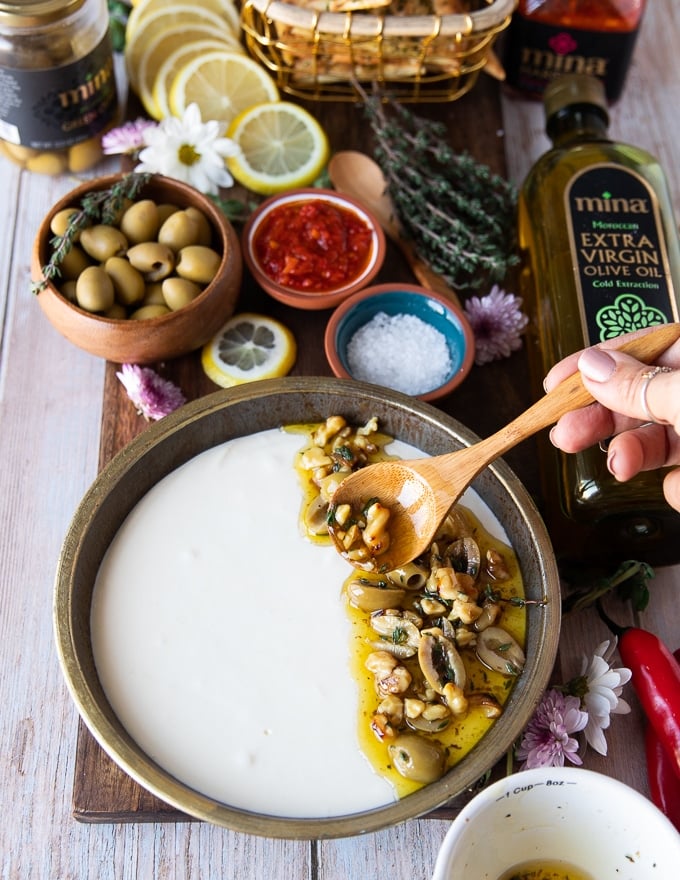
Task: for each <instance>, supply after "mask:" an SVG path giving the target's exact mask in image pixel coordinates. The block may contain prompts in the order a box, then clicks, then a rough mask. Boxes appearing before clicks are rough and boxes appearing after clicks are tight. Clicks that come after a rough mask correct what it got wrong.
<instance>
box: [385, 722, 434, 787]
mask: <svg viewBox="0 0 680 880" xmlns="http://www.w3.org/2000/svg"><path fill="white" fill-rule="evenodd" d="M387 750H388V752H389V754H390V758H391V759H392V763H393V764H394V767H395V769H396V770H397V772H398V773H400V774H401V775H402V776H403V777H404V778H405V779H412V780H413V781H414V782H422V783H424V784H429V783H430V782H436V781H437V780H438V779H441V777H442V776H443V775H444V770H445V769H446V752H445V751H444V747H443V746H442V745H441V744H440V743H438V742H437V741H436V740H433V739H429V738H426V737H424V736H419V735H418V734H416V733H401V734H399V736H397V737H396V739H395V740H394V742H393V743H390V745H389V746H388V747H387Z"/></svg>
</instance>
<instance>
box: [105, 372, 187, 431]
mask: <svg viewBox="0 0 680 880" xmlns="http://www.w3.org/2000/svg"><path fill="white" fill-rule="evenodd" d="M116 376H117V377H118V378H119V379H120V381H121V382H122V384H123V387H124V388H125V390H126V391H127V396H128V397H129V398H130V400H131V401H132V403H133V404H134V405H135V407H136V408H137V412H138V413H139V414H140V415H142V416H144V418H145V419H149V420H153V421H157V420H158V419H162V418H163V416H167V415H169V414H170V413H171V412H173V411H174V410H176V409H177V408H178V407H180V406H182V404H184V403H186V398H185V397H184V395H183V394H182V392H181V391H180V390H179V388H178V387H177V386H176V385H174V384H173V383H172V382H170V381H169V380H168V379H163V378H162V377H161V376H159V375H158V373H156V372H154V370H152V369H151V368H150V367H138V366H137V365H136V364H123V366H122V368H121V371H120V373H116Z"/></svg>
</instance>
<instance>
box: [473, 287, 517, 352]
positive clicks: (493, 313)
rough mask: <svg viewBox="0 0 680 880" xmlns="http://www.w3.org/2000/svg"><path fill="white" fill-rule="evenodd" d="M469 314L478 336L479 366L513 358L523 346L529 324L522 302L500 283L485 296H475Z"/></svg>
mask: <svg viewBox="0 0 680 880" xmlns="http://www.w3.org/2000/svg"><path fill="white" fill-rule="evenodd" d="M465 312H466V314H467V317H468V320H469V321H470V324H471V326H472V330H473V332H474V334H475V363H476V364H478V365H479V366H481V365H482V364H487V363H489V362H490V361H495V360H499V359H500V358H504V357H509V355H511V354H512V352H513V351H517V349H519V348H521V347H522V339H521V334H522V331H523V330H524V328H525V327H526V325H527V324H528V323H529V319H528V317H527V316H526V315H525V314H524V313H523V312H522V300H521V299H520V297H518V296H515V294H514V293H506V292H505V291H504V290H502V289H501V288H500V287H498V285H497V284H494V286H493V287H492V288H491V290H490V292H489V293H488V294H487V295H486V296H483V297H478V296H471V297H470V298H469V299H468V300H466V302H465Z"/></svg>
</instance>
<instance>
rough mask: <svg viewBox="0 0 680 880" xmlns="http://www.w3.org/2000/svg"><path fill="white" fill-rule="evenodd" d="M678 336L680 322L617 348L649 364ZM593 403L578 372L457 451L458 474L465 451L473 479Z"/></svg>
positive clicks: (659, 328) (663, 325) (657, 329)
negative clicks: (528, 440)
mask: <svg viewBox="0 0 680 880" xmlns="http://www.w3.org/2000/svg"><path fill="white" fill-rule="evenodd" d="M678 339H680V323H678V324H662V325H660V326H659V327H656V328H655V329H654V330H652V331H651V332H650V333H646V334H645V335H644V336H639V337H636V338H635V339H630V340H628V341H627V342H625V343H624V344H622V345H620V346H617V348H618V349H619V351H625V352H626V354H629V355H632V356H633V357H635V358H637V359H638V360H639V361H642V362H643V363H649V362H650V361H654V360H655V359H656V358H658V357H659V355H661V354H663V352H664V351H666V349H667V348H669V346H671V345H672V344H673V343H674V342H677V341H678ZM592 402H593V397H592V395H591V394H590V392H589V391H587V390H586V388H585V386H584V384H583V382H582V381H581V374H580V373H578V372H576V373H574V374H573V375H571V376H569V377H568V378H567V379H565V380H564V381H563V382H560V384H559V385H558V386H557V387H556V388H553V390H552V391H550V392H548V394H546V395H545V396H544V397H542V398H541V399H540V400H537V401H536V403H534V404H533V405H532V406H530V407H529V408H528V409H526V410H525V411H524V412H523V413H521V415H519V416H517V418H516V419H513V421H512V422H510V423H509V424H507V425H506V426H505V427H504V428H501V429H500V431H497V432H496V433H495V434H492V435H491V436H490V437H487V438H486V439H485V440H482V441H480V442H479V443H475V444H474V445H473V446H470V447H468V448H467V450H461V452H457V453H454V455H456V456H458V462H457V464H456V465H455V468H456V470H457V471H458V475H459V476H460V468H461V465H463V462H462V461H461V453H462V452H467V453H469V456H468V458H469V463H470V467H471V470H472V472H473V476H471V477H470V480H472V479H474V477H475V476H477V474H478V473H480V471H482V470H483V469H484V467H485V466H486V463H488V462H490V461H493V460H494V459H496V458H499V457H500V456H502V455H503V454H504V453H505V452H507V451H508V450H509V449H512V448H513V447H514V446H516V445H517V444H518V443H519V442H520V441H521V440H525V439H526V438H527V437H531V436H532V434H535V433H536V432H537V431H540V430H541V428H547V427H548V426H549V425H553V424H555V422H556V421H557V420H558V419H559V418H560V417H561V416H563V415H564V414H565V413H568V412H571V411H572V410H575V409H579V408H580V407H582V406H588V404H590V403H592Z"/></svg>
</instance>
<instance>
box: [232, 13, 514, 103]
mask: <svg viewBox="0 0 680 880" xmlns="http://www.w3.org/2000/svg"><path fill="white" fill-rule="evenodd" d="M481 2H482V3H483V2H486V4H487V5H486V6H483V8H481V9H479V10H477V11H475V12H471V13H470V14H467V15H417V16H416V15H412V16H408V15H406V16H404V15H378V14H375V13H373V12H315V11H313V10H312V9H309V8H305V7H303V6H295V5H292V4H290V3H284V2H281V0H244V3H243V6H242V10H241V24H242V27H243V30H244V33H245V36H246V45H247V46H248V50H249V52H250V53H251V54H252V55H253V57H255V58H256V59H258V60H259V61H260V62H261V63H263V64H264V65H265V66H266V67H267V68H268V69H269V70H270V71H271V73H272V75H273V76H274V78H275V80H276V83H277V85H278V87H279V88H280V89H281V91H282V92H285V93H287V94H289V95H294V96H296V97H300V98H308V99H309V98H311V99H316V100H334V101H338V100H349V101H352V100H357V99H358V97H359V96H358V92H357V89H356V88H355V86H354V85H353V82H354V81H358V82H360V83H364V84H365V83H377V84H379V86H380V87H381V88H382V89H383V90H384V91H385V92H386V93H387V94H389V95H390V97H391V98H394V99H397V100H400V101H405V102H409V101H410V102H415V101H440V102H443V101H453V100H455V99H456V98H459V97H460V96H461V95H463V94H465V92H467V91H469V90H470V89H471V88H472V86H473V85H474V83H475V81H476V79H477V76H478V75H479V71H480V70H481V69H482V68H483V67H484V66H485V65H486V64H487V61H488V59H489V54H490V52H491V47H492V45H493V43H494V40H495V39H496V36H497V35H498V34H499V33H500V32H501V31H502V30H503V29H504V28H505V27H507V25H508V24H509V22H510V16H511V14H512V11H513V9H514V8H515V5H516V0H481Z"/></svg>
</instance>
